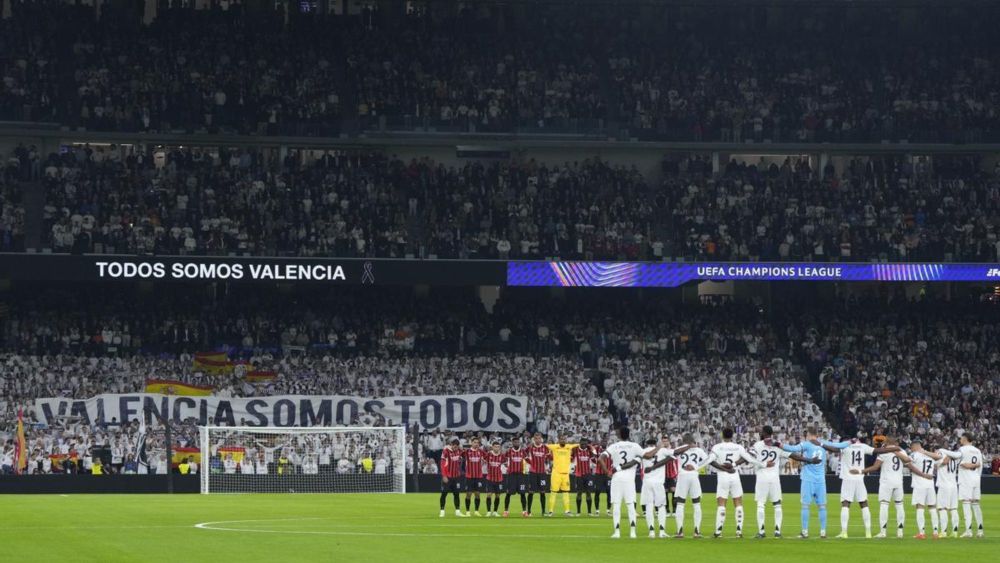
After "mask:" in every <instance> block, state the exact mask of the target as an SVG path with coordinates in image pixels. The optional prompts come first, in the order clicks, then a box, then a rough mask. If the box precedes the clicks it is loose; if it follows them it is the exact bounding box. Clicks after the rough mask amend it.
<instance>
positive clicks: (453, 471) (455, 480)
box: [440, 438, 465, 518]
mask: <svg viewBox="0 0 1000 563" xmlns="http://www.w3.org/2000/svg"><path fill="white" fill-rule="evenodd" d="M464 460H465V453H464V452H462V448H460V447H459V446H458V438H452V439H451V440H448V445H447V446H446V447H445V448H444V449H443V450H441V466H440V470H441V518H444V505H445V503H446V502H447V501H448V493H451V494H452V496H453V497H454V499H455V516H459V517H462V516H465V515H464V514H462V511H461V510H460V509H459V507H458V506H459V504H458V493H459V492H461V491H462V463H463V461H464Z"/></svg>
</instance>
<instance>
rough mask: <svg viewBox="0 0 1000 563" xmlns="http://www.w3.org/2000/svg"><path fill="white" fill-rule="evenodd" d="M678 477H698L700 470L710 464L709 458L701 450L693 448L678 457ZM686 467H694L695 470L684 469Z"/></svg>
mask: <svg viewBox="0 0 1000 563" xmlns="http://www.w3.org/2000/svg"><path fill="white" fill-rule="evenodd" d="M677 460H678V461H677V476H678V477H681V476H684V475H698V470H699V469H701V468H702V467H705V466H706V465H708V463H709V461H710V460H709V456H708V454H707V453H705V450H703V449H701V448H691V449H689V450H687V451H685V452H684V453H682V454H680V455H678V456H677ZM685 465H693V466H694V470H693V471H688V470H687V469H684V466H685Z"/></svg>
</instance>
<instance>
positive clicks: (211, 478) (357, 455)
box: [194, 426, 406, 494]
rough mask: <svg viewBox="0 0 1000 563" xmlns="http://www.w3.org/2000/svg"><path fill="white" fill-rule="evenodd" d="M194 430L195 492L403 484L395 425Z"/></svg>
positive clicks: (377, 488)
mask: <svg viewBox="0 0 1000 563" xmlns="http://www.w3.org/2000/svg"><path fill="white" fill-rule="evenodd" d="M198 430H199V438H200V445H199V450H200V453H201V461H200V463H198V465H199V467H198V471H200V472H201V492H202V494H210V493H405V492H406V429H405V428H403V427H401V426H399V427H381V428H379V427H335V428H331V427H310V428H278V427H250V426H200V427H199V429H198ZM194 461H197V460H194Z"/></svg>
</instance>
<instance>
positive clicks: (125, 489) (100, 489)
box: [0, 474, 1000, 494]
mask: <svg viewBox="0 0 1000 563" xmlns="http://www.w3.org/2000/svg"><path fill="white" fill-rule="evenodd" d="M172 477H173V487H174V493H187V494H197V493H199V492H201V480H200V478H199V476H198V475H179V474H175V475H173V476H172ZM741 478H742V480H743V488H744V490H748V491H752V490H753V487H754V481H755V478H754V477H753V476H752V475H743V476H741ZM878 479H879V477H878V476H877V475H876V476H869V477H865V481H866V485H867V488H868V490H869V491H874V490H877V487H878ZM826 480H827V489H828V491H829V492H830V493H831V494H836V493H839V492H840V479H839V478H837V477H836V476H834V475H827V478H826ZM904 480H905V481H906V482H905V483H904V485H905V490H907V491H908V490H910V483H909V477H907V478H905V479H904ZM701 481H702V488H703V489H704V491H705V492H707V493H714V492H715V483H716V479H715V476H714V475H703V476H702V477H701ZM799 482H800V481H799V477H798V476H797V475H782V476H781V489H782V491H784V492H785V493H789V494H795V493H798V492H799ZM440 483H441V481H440V477H439V476H437V475H423V474H421V475H407V482H406V492H407V493H420V492H424V493H428V492H436V491H438V490H440ZM165 492H167V476H166V475H0V493H6V494H81V493H86V494H101V493H109V494H143V493H165ZM982 492H983V493H985V494H1000V476H992V475H984V476H983V481H982Z"/></svg>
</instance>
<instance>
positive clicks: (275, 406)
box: [35, 393, 527, 432]
mask: <svg viewBox="0 0 1000 563" xmlns="http://www.w3.org/2000/svg"><path fill="white" fill-rule="evenodd" d="M143 412H145V413H146V416H147V420H149V417H151V416H153V414H154V413H155V414H156V415H157V416H159V417H162V418H170V419H171V420H173V421H175V422H181V421H183V420H186V419H188V418H195V419H197V420H198V424H200V425H206V424H208V425H212V426H235V425H240V426H341V425H348V424H351V422H352V421H353V420H354V419H355V417H357V416H359V415H363V414H365V413H368V414H371V415H382V416H383V417H385V418H386V419H387V421H388V422H389V424H392V425H404V426H412V425H414V424H417V425H419V426H420V427H421V428H422V429H424V430H434V429H440V430H454V431H470V430H471V431H478V430H483V431H490V432H514V431H520V430H524V427H525V423H526V412H527V398H526V397H518V396H513V395H503V394H498V393H482V394H472V395H430V396H423V397H378V398H368V397H348V396H342V395H278V396H274V397H246V398H226V397H183V396H176V395H171V396H167V395H155V394H149V393H135V394H130V395H117V394H104V395H98V396H96V397H91V398H90V399H62V398H47V399H37V400H35V414H36V416H37V417H38V420H39V421H41V422H45V423H47V424H54V423H57V422H59V420H60V417H62V416H74V417H80V419H81V421H82V422H84V423H86V424H99V423H101V422H105V423H113V422H119V423H122V422H132V421H135V420H139V417H140V416H141V415H142V413H143Z"/></svg>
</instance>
